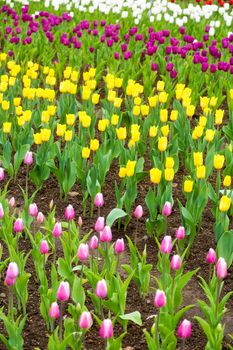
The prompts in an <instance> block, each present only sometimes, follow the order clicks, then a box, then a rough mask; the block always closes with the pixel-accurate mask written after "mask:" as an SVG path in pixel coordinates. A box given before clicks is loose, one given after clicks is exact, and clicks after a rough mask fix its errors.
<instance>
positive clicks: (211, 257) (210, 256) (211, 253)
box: [206, 248, 216, 264]
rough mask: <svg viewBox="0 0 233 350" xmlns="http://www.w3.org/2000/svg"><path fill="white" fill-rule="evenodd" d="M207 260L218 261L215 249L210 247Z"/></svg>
mask: <svg viewBox="0 0 233 350" xmlns="http://www.w3.org/2000/svg"><path fill="white" fill-rule="evenodd" d="M206 262H207V263H208V264H215V262H216V253H215V251H214V249H212V248H210V249H209V251H208V253H207V255H206Z"/></svg>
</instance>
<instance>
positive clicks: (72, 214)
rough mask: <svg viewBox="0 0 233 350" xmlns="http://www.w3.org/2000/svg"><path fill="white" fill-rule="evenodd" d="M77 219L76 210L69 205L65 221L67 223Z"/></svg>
mask: <svg viewBox="0 0 233 350" xmlns="http://www.w3.org/2000/svg"><path fill="white" fill-rule="evenodd" d="M74 217H75V212H74V208H73V206H72V205H71V204H69V205H68V207H66V210H65V219H66V220H67V221H70V220H73V219H74Z"/></svg>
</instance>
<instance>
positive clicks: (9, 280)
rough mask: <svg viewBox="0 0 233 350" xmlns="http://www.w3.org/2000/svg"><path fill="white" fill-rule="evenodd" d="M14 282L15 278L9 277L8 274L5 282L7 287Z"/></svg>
mask: <svg viewBox="0 0 233 350" xmlns="http://www.w3.org/2000/svg"><path fill="white" fill-rule="evenodd" d="M15 282H16V278H9V277H8V276H6V279H5V283H6V285H7V286H8V287H11V286H13V285H14V284H15Z"/></svg>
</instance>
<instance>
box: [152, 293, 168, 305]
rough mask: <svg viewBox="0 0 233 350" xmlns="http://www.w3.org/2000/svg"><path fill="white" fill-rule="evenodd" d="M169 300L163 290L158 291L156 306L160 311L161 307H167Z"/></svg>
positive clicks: (155, 299) (155, 300)
mask: <svg viewBox="0 0 233 350" xmlns="http://www.w3.org/2000/svg"><path fill="white" fill-rule="evenodd" d="M166 303H167V298H166V295H165V293H164V291H163V290H160V289H157V290H156V294H155V298H154V306H155V307H157V308H158V309H160V308H161V307H164V306H166Z"/></svg>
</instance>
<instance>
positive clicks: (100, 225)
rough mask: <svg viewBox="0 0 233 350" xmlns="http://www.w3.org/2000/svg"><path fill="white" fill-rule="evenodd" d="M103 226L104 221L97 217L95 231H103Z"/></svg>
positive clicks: (101, 217)
mask: <svg viewBox="0 0 233 350" xmlns="http://www.w3.org/2000/svg"><path fill="white" fill-rule="evenodd" d="M104 225H105V220H104V217H103V216H99V217H98V219H97V220H96V223H95V231H96V232H100V231H103V229H104Z"/></svg>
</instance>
